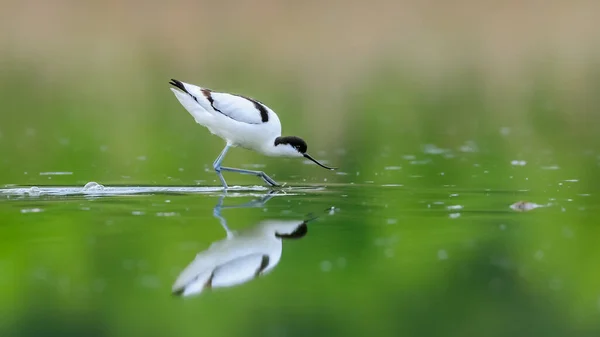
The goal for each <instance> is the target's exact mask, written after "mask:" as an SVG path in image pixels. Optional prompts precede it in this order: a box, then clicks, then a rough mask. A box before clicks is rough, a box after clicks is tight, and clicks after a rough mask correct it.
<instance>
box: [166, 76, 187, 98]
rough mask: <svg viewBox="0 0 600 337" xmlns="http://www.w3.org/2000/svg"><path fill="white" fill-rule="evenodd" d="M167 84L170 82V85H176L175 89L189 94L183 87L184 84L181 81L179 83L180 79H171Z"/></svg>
mask: <svg viewBox="0 0 600 337" xmlns="http://www.w3.org/2000/svg"><path fill="white" fill-rule="evenodd" d="M169 84H170V85H172V86H174V87H176V88H177V89H179V90H181V91H183V92H185V93H186V94H188V95H191V94H190V93H189V92H188V91H187V90H186V89H185V86H184V85H183V83H181V81H178V80H174V79H171V82H169Z"/></svg>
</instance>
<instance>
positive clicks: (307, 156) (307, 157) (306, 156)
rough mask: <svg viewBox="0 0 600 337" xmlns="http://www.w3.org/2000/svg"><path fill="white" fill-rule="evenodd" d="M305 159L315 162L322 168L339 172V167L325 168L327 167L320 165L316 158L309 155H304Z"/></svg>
mask: <svg viewBox="0 0 600 337" xmlns="http://www.w3.org/2000/svg"><path fill="white" fill-rule="evenodd" d="M304 158H306V159H310V160H312V161H313V162H315V164H317V165H319V166H321V167H322V168H326V169H328V170H337V167H329V166H325V165H323V164H321V163H319V162H318V161H317V160H316V159H315V158H313V157H311V156H310V155H309V154H308V153H305V154H304Z"/></svg>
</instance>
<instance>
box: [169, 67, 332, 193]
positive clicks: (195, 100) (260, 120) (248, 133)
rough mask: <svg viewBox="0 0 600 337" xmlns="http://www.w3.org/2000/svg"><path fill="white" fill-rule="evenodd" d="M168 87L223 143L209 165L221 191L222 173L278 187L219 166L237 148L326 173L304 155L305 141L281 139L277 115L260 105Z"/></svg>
mask: <svg viewBox="0 0 600 337" xmlns="http://www.w3.org/2000/svg"><path fill="white" fill-rule="evenodd" d="M169 83H170V84H171V85H173V86H174V87H175V88H177V89H175V88H171V90H172V91H173V93H174V94H175V97H177V99H178V100H179V102H180V103H181V105H183V107H184V108H185V109H186V110H187V111H188V112H189V113H190V114H191V115H192V116H193V117H194V119H195V120H196V122H197V123H198V124H200V125H203V126H205V127H206V128H207V129H208V130H209V131H210V132H211V133H213V134H215V135H217V136H219V137H221V138H222V139H224V140H225V141H226V145H225V148H224V149H223V151H221V154H219V156H218V157H217V159H216V160H215V161H214V163H213V168H214V169H215V171H216V172H217V176H218V177H219V180H221V184H222V185H223V188H225V189H227V183H226V182H225V179H224V178H223V174H222V173H221V172H222V171H226V172H238V173H243V174H252V175H255V176H258V177H261V178H262V179H263V180H264V181H265V182H266V183H267V184H269V185H271V186H279V184H278V183H277V182H275V180H273V179H272V178H271V177H269V176H268V175H267V174H266V173H264V172H262V171H252V170H244V169H239V168H232V167H224V166H221V163H222V162H223V158H224V157H225V155H226V154H227V151H228V150H229V149H230V148H231V147H241V148H245V149H248V150H252V151H256V152H258V153H261V154H263V155H266V156H274V157H275V156H281V157H304V158H307V159H309V160H311V161H313V162H315V163H316V164H317V165H319V166H321V167H323V168H326V169H328V170H335V169H336V168H335V167H328V166H325V165H323V164H321V163H319V162H318V161H317V160H316V159H314V158H313V157H311V156H310V155H309V154H308V153H307V152H306V150H307V145H306V142H305V141H304V140H303V139H302V138H300V137H296V136H285V137H282V136H281V123H280V122H279V117H277V114H276V113H275V112H274V111H273V110H271V109H270V108H269V107H267V106H266V105H264V104H263V103H261V102H259V101H257V100H255V99H252V98H248V97H245V96H241V95H235V94H228V93H223V92H216V91H212V90H210V89H207V88H202V87H198V86H196V85H193V84H189V83H184V82H181V81H178V80H174V79H172V80H171V82H169Z"/></svg>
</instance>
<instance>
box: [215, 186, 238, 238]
mask: <svg viewBox="0 0 600 337" xmlns="http://www.w3.org/2000/svg"><path fill="white" fill-rule="evenodd" d="M224 197H225V196H224V195H222V196H220V197H219V202H218V203H217V205H216V206H215V208H214V209H213V216H214V217H215V218H217V219H219V222H220V223H221V226H223V229H224V230H225V232H226V233H227V238H228V239H231V238H232V237H233V232H232V231H231V230H230V229H229V227H227V220H225V218H224V217H223V216H222V215H221V207H222V206H223V198H224Z"/></svg>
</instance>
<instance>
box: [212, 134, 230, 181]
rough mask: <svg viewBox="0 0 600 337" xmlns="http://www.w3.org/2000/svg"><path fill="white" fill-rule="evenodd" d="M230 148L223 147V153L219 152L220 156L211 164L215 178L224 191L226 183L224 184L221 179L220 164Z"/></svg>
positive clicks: (227, 146) (228, 146) (223, 179)
mask: <svg viewBox="0 0 600 337" xmlns="http://www.w3.org/2000/svg"><path fill="white" fill-rule="evenodd" d="M230 147H231V145H229V144H227V145H225V148H224V149H223V151H221V154H219V156H218V157H217V159H215V161H214V163H213V168H214V169H215V172H217V176H218V177H219V180H221V184H222V185H223V188H224V189H227V183H226V182H225V178H223V174H221V169H222V168H221V162H222V161H223V158H225V155H226V154H227V151H229V148H230Z"/></svg>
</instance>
